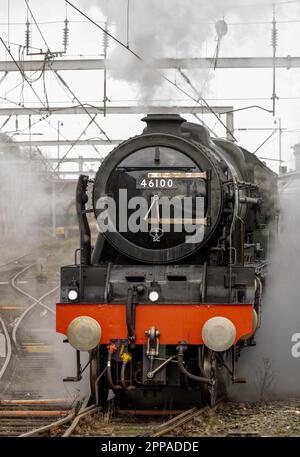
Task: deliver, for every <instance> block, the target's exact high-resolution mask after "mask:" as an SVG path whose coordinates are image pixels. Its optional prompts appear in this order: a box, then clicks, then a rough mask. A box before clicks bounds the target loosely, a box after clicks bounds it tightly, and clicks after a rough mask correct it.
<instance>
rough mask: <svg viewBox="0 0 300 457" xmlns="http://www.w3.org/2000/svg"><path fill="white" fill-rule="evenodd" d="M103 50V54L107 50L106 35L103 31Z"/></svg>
mask: <svg viewBox="0 0 300 457" xmlns="http://www.w3.org/2000/svg"><path fill="white" fill-rule="evenodd" d="M102 43H103V51H104V54H105V53H106V51H107V48H108V35H107V33H104V32H103V42H102Z"/></svg>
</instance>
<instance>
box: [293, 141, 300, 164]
mask: <svg viewBox="0 0 300 457" xmlns="http://www.w3.org/2000/svg"><path fill="white" fill-rule="evenodd" d="M292 148H293V149H294V157H295V166H296V171H300V143H297V144H295V145H294V146H292Z"/></svg>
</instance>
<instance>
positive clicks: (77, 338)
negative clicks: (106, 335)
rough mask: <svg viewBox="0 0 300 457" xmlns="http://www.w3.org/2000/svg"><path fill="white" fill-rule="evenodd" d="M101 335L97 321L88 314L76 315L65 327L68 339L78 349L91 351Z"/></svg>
mask: <svg viewBox="0 0 300 457" xmlns="http://www.w3.org/2000/svg"><path fill="white" fill-rule="evenodd" d="M101 336H102V329H101V327H100V325H99V323H98V322H97V321H96V320H95V319H93V318H92V317H89V316H79V317H76V318H75V319H73V320H72V321H71V322H70V324H69V326H68V329H67V337H68V341H69V343H70V344H71V346H73V348H75V349H77V350H78V351H91V350H92V349H94V348H95V347H96V346H97V345H98V344H99V342H100V340H101Z"/></svg>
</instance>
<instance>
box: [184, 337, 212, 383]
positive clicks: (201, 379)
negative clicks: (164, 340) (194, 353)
mask: <svg viewBox="0 0 300 457" xmlns="http://www.w3.org/2000/svg"><path fill="white" fill-rule="evenodd" d="M176 350H177V362H178V367H179V370H180V371H181V373H182V374H184V376H186V377H187V378H189V379H191V380H192V381H196V382H202V383H205V384H212V383H213V381H212V380H211V379H209V378H205V377H203V376H196V375H194V374H192V373H190V372H189V371H187V369H186V368H185V366H184V361H183V356H184V353H185V351H186V350H187V345H186V344H179V346H177V348H176Z"/></svg>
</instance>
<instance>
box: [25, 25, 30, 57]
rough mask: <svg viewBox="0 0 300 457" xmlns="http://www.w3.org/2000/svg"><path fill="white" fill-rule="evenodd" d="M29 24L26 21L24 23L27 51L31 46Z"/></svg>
mask: <svg viewBox="0 0 300 457" xmlns="http://www.w3.org/2000/svg"><path fill="white" fill-rule="evenodd" d="M29 27H30V23H29V21H28V20H27V22H26V31H25V48H26V49H27V51H28V49H29V48H30V45H31V31H30V28H29Z"/></svg>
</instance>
